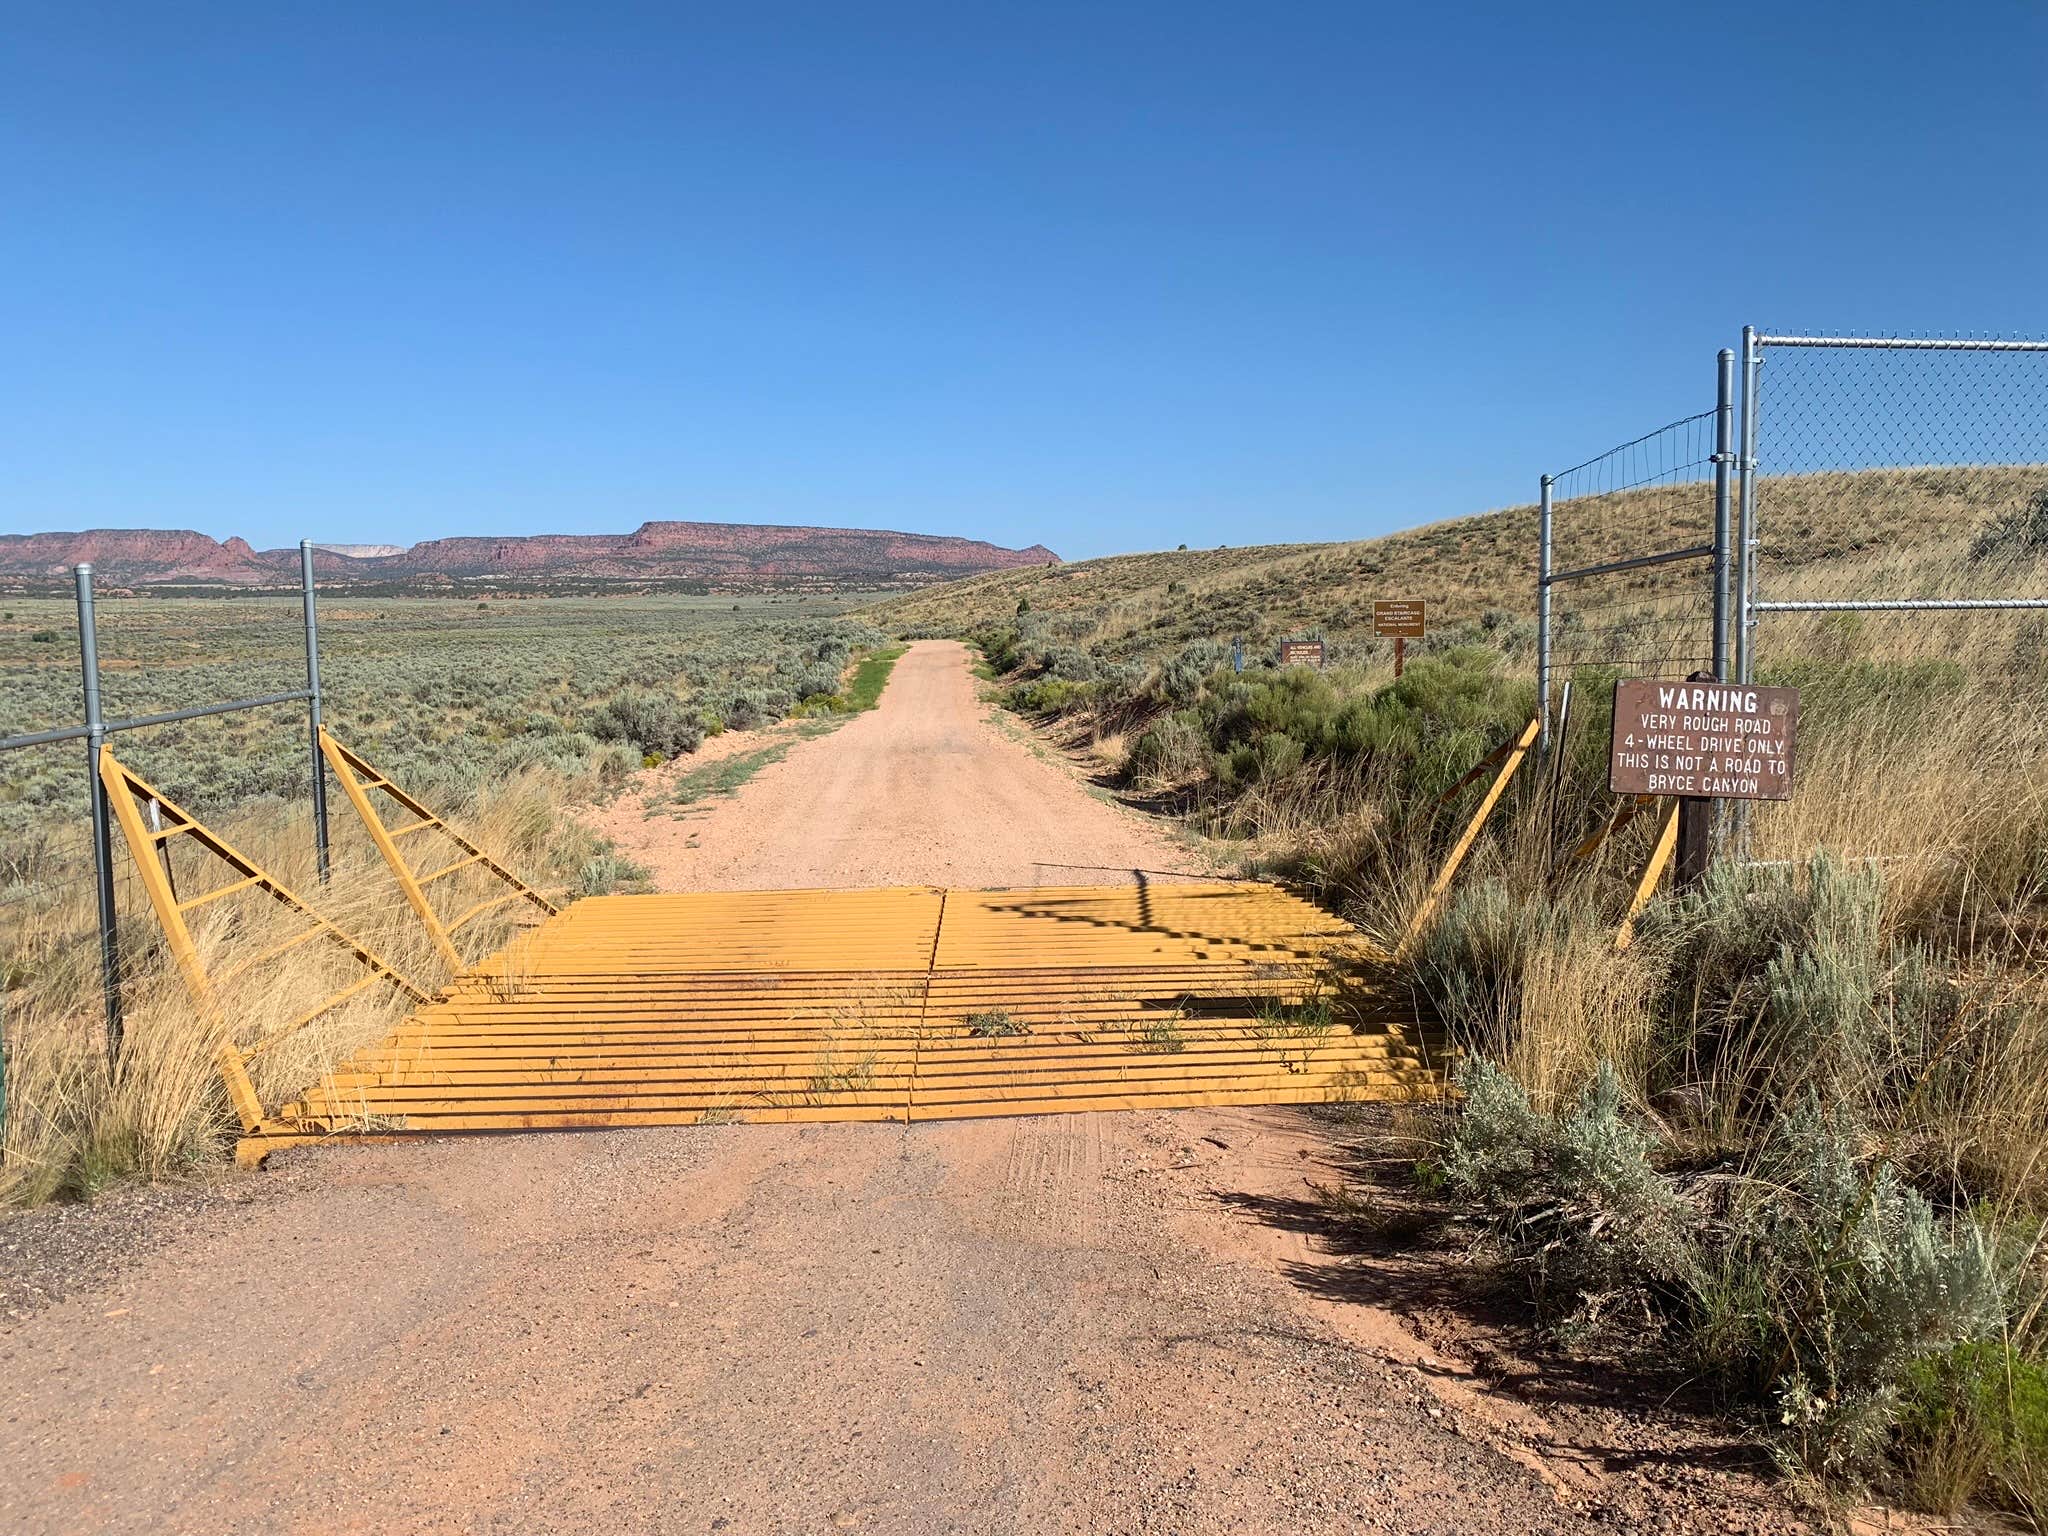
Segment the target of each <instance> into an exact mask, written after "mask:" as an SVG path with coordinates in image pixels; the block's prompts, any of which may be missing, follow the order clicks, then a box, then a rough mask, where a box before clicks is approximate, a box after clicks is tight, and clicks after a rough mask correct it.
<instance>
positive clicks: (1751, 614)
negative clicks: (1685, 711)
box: [1733, 325, 1764, 859]
mask: <svg viewBox="0 0 2048 1536" xmlns="http://www.w3.org/2000/svg"><path fill="white" fill-rule="evenodd" d="M1763 360H1764V359H1763V353H1762V351H1761V350H1760V349H1759V348H1758V346H1757V341H1756V327H1755V326H1753V325H1745V326H1744V327H1743V328H1742V429H1741V436H1742V456H1741V460H1740V463H1741V468H1742V494H1741V516H1740V518H1739V520H1738V527H1737V530H1736V535H1735V681H1736V682H1738V683H1745V684H1747V683H1753V682H1755V681H1756V607H1755V605H1756V543H1757V540H1756V492H1757V484H1756V482H1757V468H1756V418H1757V406H1758V400H1757V390H1758V386H1759V385H1760V384H1761V383H1762V377H1761V375H1762V370H1763ZM1750 819H1751V813H1750V802H1749V801H1747V800H1738V801H1736V802H1735V817H1734V821H1735V827H1734V834H1733V836H1734V843H1735V856H1736V857H1737V858H1739V859H1746V858H1748V857H1749V856H1750V841H1749V838H1750Z"/></svg>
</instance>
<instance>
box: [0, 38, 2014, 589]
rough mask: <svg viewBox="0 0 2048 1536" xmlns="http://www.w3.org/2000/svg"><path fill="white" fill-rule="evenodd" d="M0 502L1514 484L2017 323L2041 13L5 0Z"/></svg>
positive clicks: (364, 528) (1274, 490)
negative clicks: (1718, 370)
mask: <svg viewBox="0 0 2048 1536" xmlns="http://www.w3.org/2000/svg"><path fill="white" fill-rule="evenodd" d="M4 35H5V38H6V41H5V43H4V44H0V207H4V213H0V531H27V530H33V529H50V528H78V527H87V526H121V527H135V526H149V527H197V528H199V529H202V530H204V531H206V532H208V533H212V534H215V535H216V536H220V537H225V536H227V535H229V534H233V533H240V534H243V535H245V536H247V537H248V538H250V539H251V540H252V541H254V542H255V543H257V544H258V545H259V546H262V545H277V544H282V543H287V542H291V541H295V540H296V539H297V538H298V537H299V536H300V535H301V534H307V535H310V536H313V537H315V538H318V539H321V540H332V541H361V542H387V541H388V542H394V543H408V542H411V541H414V540H416V539H420V538H426V537H431V536H435V535H441V534H454V533H480V532H538V531H583V530H611V529H626V528H630V527H632V526H634V525H635V524H637V523H638V522H640V521H642V520H643V519H646V518H659V517H694V518H709V519H720V520H737V521H765V522H818V523H830V524H842V525H853V526H884V527H895V528H907V529H916V530H924V531H931V532H943V533H962V534H972V535H976V536H982V537H987V538H992V539H996V540H998V541H1000V542H1003V543H1015V544H1025V543H1030V542H1032V541H1034V540H1043V541H1044V542H1045V543H1047V544H1050V545H1051V546H1052V547H1054V548H1055V549H1057V550H1059V551H1060V552H1061V553H1062V554H1065V555H1069V556H1082V555H1089V554H1098V553H1104V552H1108V551H1113V550H1123V549H1137V548H1154V547H1160V546H1171V545H1173V544H1175V543H1178V542H1181V541H1183V540H1185V541H1187V542H1189V543H1191V544H1197V545H1201V544H1215V543H1219V542H1228V543H1232V544H1239V543H1251V542H1262V541H1267V540H1277V539H1322V538H1342V537H1356V536H1363V535H1366V534H1370V533H1375V532H1379V531H1383V530H1385V529H1388V528H1392V527H1399V526H1405V525H1407V524H1410V523H1414V522H1418V521H1424V520H1428V519H1433V518H1437V517H1442V516H1447V515H1452V514H1456V513H1460V512H1465V511H1470V510H1475V509H1478V508H1482V507H1486V506H1490V505H1499V504H1504V503H1507V502H1511V501H1521V500H1528V499H1530V497H1531V496H1532V494H1533V486H1534V483H1535V479H1536V476H1537V474H1538V472H1539V471H1540V470H1542V469H1543V468H1546V467H1558V466H1562V465H1565V464H1569V463H1573V462H1576V461H1577V460H1578V459H1580V458H1583V457H1585V456H1586V455H1587V454H1588V453H1591V452H1593V451H1595V450H1597V449H1600V448H1603V447H1606V446H1607V445H1609V444H1610V443H1611V442H1613V441H1616V440H1619V439H1621V438H1624V437H1629V436H1632V435H1634V434H1635V433H1637V432H1639V431H1642V430H1644V429H1646V428H1648V427H1650V426H1653V425H1655V424H1657V423H1658V422H1661V421H1663V420H1666V419H1668V418H1670V417H1673V416H1677V415H1681V414H1684V413H1686V412H1689V411H1693V410H1698V409H1702V408H1704V407H1705V406H1706V405H1707V404H1709V403H1710V398H1711V396H1710V392H1711V372H1712V366H1713V352H1714V350H1715V349H1716V348H1717V347H1720V346H1724V345H1732V344H1733V343H1734V342H1735V340H1736V336H1737V332H1738V330H1739V327H1740V326H1741V325H1742V323H1743V322H1744V321H1746V320H1747V321H1754V322H1756V323H1758V324H1761V325H1765V326H1771V327H1781V328H1795V327H1814V328H1846V329H1866V330H1877V329H1887V328H1899V329H1911V330H1949V329H1965V330H1976V329H1985V330H1991V329H1996V330H2003V331H2007V332H2024V333H2036V334H2038V333H2042V332H2048V281H2044V279H2048V104H2044V98H2043V94H2042V92H2043V85H2042V82H2043V80H2044V78H2048V8H2043V7H2041V6H2039V5H2036V4H2032V3H2029V0H1980V3H1975V4H1968V5H1958V6H1943V7H1932V6H1928V5H1926V4H1924V3H1921V4H1910V5H1909V4H1899V3H1882V0H1880V3H1862V4H1842V5H1822V4H1791V5H1788V4H1783V3H1774V4H1764V5H1753V6H1752V5H1724V6H1711V5H1710V6H1660V5H1645V4H1642V3H1641V0H1637V3H1634V4H1626V5H1620V4H1617V5H1601V6H1569V5H1567V6H1563V7H1541V6H1531V5H1527V4H1514V5H1473V6H1448V5H1446V6H1413V5H1411V6H1403V7H1400V8H1398V9H1393V8H1389V9H1385V10H1380V11H1375V9H1374V8H1372V7H1369V6H1364V5H1358V4H1355V3H1354V4H1327V5H1287V4H1275V5H1247V4H1230V5H1221V4H1205V3H1193V0H1175V3H1172V4H1164V3H1161V4H1152V5H1117V4H1086V5H1060V4H1050V3H1047V4H1038V5H1013V6H1003V7H985V6H978V5H975V4H972V3H962V0H952V3H945V4H929V5H899V4H893V3H887V0H870V3H865V4H861V5H847V4H829V5H817V6H787V5H776V4H761V5H747V6H740V5H728V6H717V7H692V6H687V5H676V4H649V5H644V6H626V5H617V4H604V3H580V4H575V5H568V4H562V5H554V6H541V5H526V4H520V3H518V0H498V3H495V4H488V5H487V4H480V3H471V4H463V5H449V4H438V5H437V4H432V3H426V0H413V3H406V4H378V3H371V0H350V3H346V4H338V5H327V6H314V5H309V4H295V3H290V0H262V3H243V0H212V3H209V4H204V5H175V6H173V5H164V4H156V3H148V4H142V3H137V4H122V5H108V4H95V3H91V0H66V3H55V0H53V3H39V4H27V3H16V4H13V5H9V6H8V7H7V8H6V12H5V32H4Z"/></svg>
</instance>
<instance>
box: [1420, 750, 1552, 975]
mask: <svg viewBox="0 0 2048 1536" xmlns="http://www.w3.org/2000/svg"><path fill="white" fill-rule="evenodd" d="M1542 724H1543V721H1542V719H1541V718H1540V717H1538V718H1536V719H1532V720H1531V721H1530V722H1529V723H1528V724H1527V725H1526V726H1524V727H1522V734H1521V735H1519V736H1517V737H1516V738H1515V739H1514V741H1513V742H1512V743H1510V744H1509V746H1508V748H1507V750H1506V753H1505V754H1504V755H1502V754H1500V753H1499V752H1498V751H1496V754H1495V756H1496V757H1498V760H1499V762H1500V771H1499V772H1497V773H1496V774H1495V775H1494V776H1493V783H1492V784H1490V785H1489V786H1488V787H1487V790H1486V794H1485V797H1484V798H1482V799H1481V800H1480V802H1479V807H1478V809H1477V810H1475V811H1474V812H1473V813H1472V819H1471V820H1470V821H1469V822H1467V823H1466V824H1465V830H1464V832H1463V833H1461V834H1460V835H1459V837H1458V841H1457V842H1456V843H1455V844H1454V845H1453V846H1452V848H1451V852H1450V856H1449V857H1448V858H1446V859H1445V860H1444V867H1443V868H1442V869H1440V870H1438V871H1437V876H1436V879H1435V880H1434V881H1432V882H1431V883H1430V887H1429V891H1428V894H1426V895H1425V896H1424V897H1423V898H1422V902H1421V904H1420V905H1419V906H1417V907H1416V909H1415V915H1414V916H1413V917H1411V918H1409V920H1408V927H1407V929H1406V931H1404V932H1403V933H1402V935H1401V942H1400V943H1399V944H1397V945H1395V946H1394V958H1395V959H1396V960H1397V961H1398V960H1402V959H1405V958H1406V957H1407V955H1408V953H1409V951H1410V950H1411V949H1412V948H1413V947H1414V945H1415V941H1416V940H1417V939H1419V938H1421V936H1422V931H1423V929H1424V928H1425V927H1427V926H1428V924H1429V920H1430V919H1431V918H1432V917H1434V916H1436V910H1437V908H1438V907H1440V906H1442V905H1443V900H1444V896H1445V894H1446V893H1447V892H1448V891H1449V890H1450V888H1451V882H1452V881H1453V880H1455V879H1456V878H1457V876H1458V871H1459V870H1460V869H1461V868H1463V867H1464V863H1465V859H1466V857H1467V855H1469V854H1470V853H1471V852H1472V845H1473V844H1474V843H1476V842H1477V841H1478V840H1479V833H1480V829H1481V828H1483V827H1484V826H1485V825H1486V818H1487V817H1489V816H1491V815H1492V814H1493V808H1494V807H1495V806H1496V805H1498V804H1500V797H1501V796H1502V795H1504V794H1506V793H1507V788H1508V782H1509V780H1511V779H1513V778H1514V776H1515V770H1517V769H1518V768H1520V767H1521V766H1522V764H1523V762H1524V761H1525V760H1526V759H1527V758H1528V756H1529V753H1530V751H1531V750H1532V749H1533V748H1534V747H1535V745H1536V733H1537V731H1538V730H1540V729H1541V727H1542ZM1480 766H1481V767H1484V766H1485V764H1483V763H1482V764H1481V765H1480ZM1470 777H1471V776H1470V775H1468V776H1467V780H1466V781H1467V782H1469V779H1470Z"/></svg>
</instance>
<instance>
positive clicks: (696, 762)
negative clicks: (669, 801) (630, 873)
mask: <svg viewBox="0 0 2048 1536" xmlns="http://www.w3.org/2000/svg"><path fill="white" fill-rule="evenodd" d="M777 740H794V742H795V744H794V745H793V746H791V747H790V750H789V755H788V756H787V757H785V758H784V759H783V760H782V761H780V762H778V763H771V764H770V765H768V766H767V767H765V768H763V769H762V770H761V771H760V772H759V773H758V774H756V775H755V776H754V777H753V778H752V779H750V780H749V781H748V782H747V783H746V785H745V786H744V788H743V789H742V791H741V793H739V794H738V795H736V796H733V797H730V798H724V797H721V798H717V799H712V800H709V801H705V802H701V803H700V804H699V805H698V806H695V807H691V808H689V809H688V810H687V811H686V812H685V814H683V815H682V816H680V817H677V816H674V815H672V814H670V813H669V812H667V811H664V810H661V809H659V806H660V804H661V802H663V801H664V800H666V798H667V796H668V794H669V793H670V792H671V791H672V789H673V787H674V785H675V783H676V781H677V779H678V777H679V776H680V775H683V774H687V773H689V772H691V771H693V770H695V769H699V768H701V766H702V765H703V764H704V763H706V762H713V761H718V760H720V759H721V758H729V757H732V756H736V755H738V754H740V753H743V752H746V751H750V750H754V749H755V748H756V747H758V746H760V745H766V744H767V743H769V742H772V741H777ZM650 801H653V802H654V803H655V806H656V809H655V810H654V813H653V814H649V809H650V807H649V802H650ZM596 820H597V824H598V825H599V826H600V828H601V830H603V831H604V833H605V834H606V835H607V836H609V837H611V838H612V839H613V840H614V841H615V842H617V843H618V845H619V847H620V849H621V851H622V852H624V853H626V854H627V855H629V856H630V857H632V858H633V859H635V860H637V861H638V862H639V863H642V864H645V865H646V866H647V867H648V868H649V869H651V870H652V871H653V873H654V883H655V885H656V886H657V888H659V889H661V890H665V891H688V890H787V889H798V888H803V887H813V886H834V887H842V888H849V887H858V886H870V885H951V886H962V887H967V888H970V889H979V888H986V887H991V886H1018V885H1090V884H1101V883H1107V882H1109V881H1113V880H1116V879H1117V878H1119V877H1120V876H1123V877H1128V876H1129V873H1130V871H1131V870H1133V869H1145V870H1148V871H1150V872H1152V873H1171V872H1182V873H1196V872H1200V871H1201V870H1202V868H1203V865H1202V863H1201V861H1200V859H1199V857H1198V856H1197V855H1196V854H1195V853H1193V852H1192V851H1191V850H1190V849H1189V848H1187V847H1186V846H1184V845H1182V844H1179V843H1177V842H1176V841H1175V840H1174V839H1173V838H1172V837H1171V836H1169V835H1168V834H1167V833H1166V832H1165V831H1163V830H1162V829H1161V828H1160V827H1159V826H1158V824H1157V823H1154V822H1151V821H1148V820H1146V819H1144V818H1143V817H1141V816H1138V815H1137V814H1135V813H1133V812H1131V811H1129V810H1126V809H1124V808H1123V807H1121V806H1117V805H1114V804H1111V803H1110V802H1109V801H1107V800H1104V799H1100V798H1097V797H1096V796H1093V795H1090V794H1088V793H1086V792H1085V791H1083V790H1082V789H1081V787H1080V786H1079V785H1078V784H1076V782H1075V780H1074V778H1073V776H1072V775H1071V774H1070V773H1068V772H1067V771H1066V769H1064V768H1063V767H1062V766H1061V765H1060V764H1059V763H1058V762H1056V761H1054V760H1052V759H1051V758H1050V757H1049V756H1047V755H1046V754H1044V753H1043V752H1042V751H1039V750H1034V749H1033V747H1032V746H1031V745H1030V744H1028V743H1027V742H1026V741H1025V740H1024V739H1022V737H1021V735H1020V734H1019V733H1017V732H1016V731H1014V730H1005V729H1003V728H1002V727H1001V724H1000V722H997V721H994V720H992V719H991V718H990V712H989V710H988V709H987V707H986V706H984V705H982V704H981V703H980V702H979V700H978V698H977V695H976V686H975V680H974V675H973V672H972V671H971V670H970V666H969V656H968V652H967V649H966V647H965V646H962V645H959V644H956V643H955V642H953V641H949V640H923V641H919V642H918V643H917V644H915V645H913V646H911V648H910V649H909V650H908V651H907V652H906V653H905V654H904V656H903V658H902V659H901V660H900V661H898V662H897V663H896V667H895V670H894V671H893V672H892V673H891V674H890V678H889V686H888V688H887V689H885V690H884V692H883V694H882V699H881V702H880V703H879V704H878V705H877V706H876V707H875V708H874V709H872V710H869V711H868V712H867V713H866V714H863V715H858V716H855V717H854V718H853V719H852V720H850V721H849V722H847V723H846V724H845V725H843V726H841V727H840V728H839V729H838V730H836V731H834V732H832V733H831V734H830V735H827V736H820V737H815V738H813V739H810V740H802V739H796V738H795V737H794V733H793V732H792V731H791V729H790V728H789V727H787V726H785V727H780V728H778V729H777V730H775V731H769V732H748V733H745V734H744V735H738V736H719V737H714V738H712V740H711V741H709V742H707V743H706V744H705V748H704V751H703V752H702V753H699V754H697V755H695V756H692V757H686V758H681V759H678V760H677V761H675V762H673V763H669V764H665V765H664V766H663V767H661V768H659V769H656V770H654V771H652V772H651V773H649V774H646V775H643V776H642V778H641V781H640V782H639V783H636V785H635V786H634V787H633V788H632V789H631V790H629V791H628V792H627V793H626V794H624V795H623V796H621V797H620V798H619V799H618V800H617V801H616V802H614V803H613V804H612V805H611V806H609V807H607V808H606V809H605V810H604V811H603V812H602V813H601V814H600V815H599V816H598V817H597V818H596Z"/></svg>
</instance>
